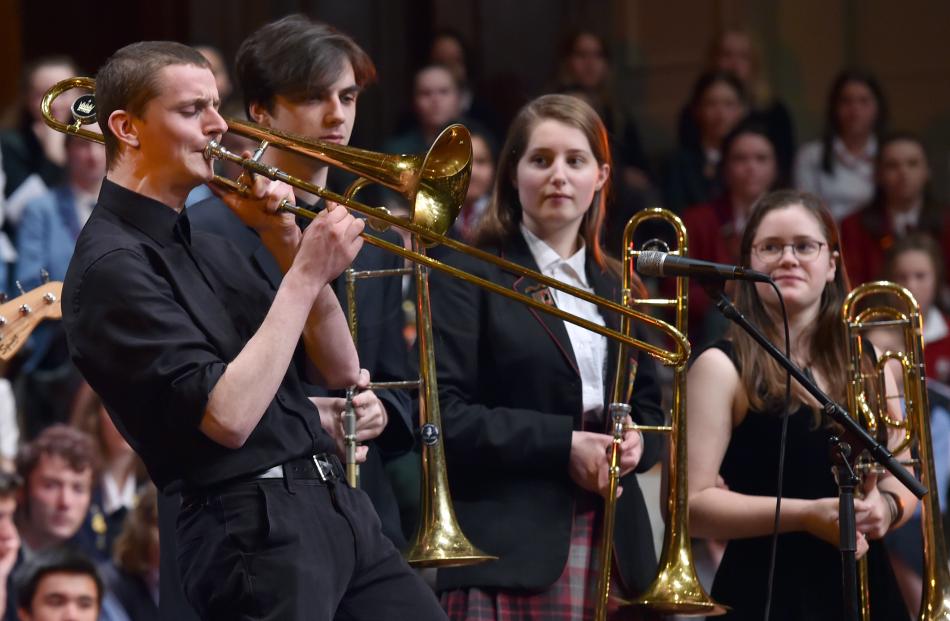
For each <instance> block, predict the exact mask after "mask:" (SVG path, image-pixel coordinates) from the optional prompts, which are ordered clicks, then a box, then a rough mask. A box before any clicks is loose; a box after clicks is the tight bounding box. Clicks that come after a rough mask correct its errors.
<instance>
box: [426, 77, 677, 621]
mask: <svg viewBox="0 0 950 621" xmlns="http://www.w3.org/2000/svg"><path fill="white" fill-rule="evenodd" d="M610 164H611V162H610V148H609V144H608V140H607V134H606V131H605V129H604V125H603V123H602V122H601V120H600V118H599V117H598V115H597V113H596V112H595V111H594V110H593V109H592V108H591V107H590V106H589V105H588V104H587V103H585V102H583V101H582V100H580V99H578V98H575V97H570V96H566V95H546V96H544V97H540V98H538V99H535V100H534V101H532V102H530V103H528V104H527V105H526V106H525V107H524V108H522V110H521V111H520V112H519V113H518V115H517V117H516V118H515V120H514V122H513V123H512V126H511V129H510V131H509V133H508V138H507V140H506V142H505V146H504V148H503V149H502V151H501V156H500V158H499V167H498V174H497V177H496V182H495V187H494V192H493V195H492V201H491V204H490V205H489V208H488V211H487V212H486V215H485V217H484V218H483V220H482V222H481V225H480V228H479V230H478V233H477V235H476V244H477V245H478V246H479V247H481V248H483V249H485V250H487V251H489V252H491V253H493V254H496V255H498V256H502V257H504V258H505V259H508V260H509V261H514V262H515V263H519V264H521V265H524V266H526V267H529V268H532V269H534V270H538V271H540V272H542V273H544V274H546V275H548V276H551V277H554V278H557V279H558V280H561V281H564V282H566V283H569V284H571V285H574V286H576V287H580V288H583V289H587V290H588V291H592V292H594V293H595V294H597V295H599V296H604V297H609V298H612V299H617V298H618V296H619V293H620V291H619V281H618V278H617V271H616V266H615V265H614V264H613V263H612V262H611V261H610V260H609V259H608V258H607V257H606V255H605V254H604V252H603V250H602V249H601V247H600V242H599V233H600V229H601V224H602V222H603V218H604V207H605V204H606V201H607V196H608V193H609V188H610V184H609V180H610ZM454 263H455V264H456V267H459V268H461V269H463V270H465V271H467V272H470V273H473V274H476V275H478V276H480V277H482V278H486V279H488V280H491V281H493V282H495V283H497V284H500V285H502V286H504V287H510V288H511V289H513V290H515V291H519V292H521V293H524V294H526V295H529V296H532V297H534V298H535V299H537V300H540V301H543V302H544V303H546V304H550V305H552V306H557V307H558V308H561V309H563V310H566V311H569V312H572V313H574V314H577V315H581V316H583V317H585V318H587V319H589V320H590V321H593V322H596V323H599V324H601V325H607V326H611V327H616V326H617V325H618V318H617V317H614V316H612V315H610V314H608V313H606V312H603V311H601V310H600V309H598V308H597V307H596V306H595V305H593V304H590V303H588V302H584V301H581V300H578V299H576V298H573V297H572V296H569V295H566V294H563V293H561V292H559V291H556V290H551V289H549V288H548V287H544V286H539V285H538V284H536V283H533V282H532V281H530V280H528V279H525V278H519V277H517V276H514V275H512V274H510V273H508V272H506V271H504V270H502V269H500V268H498V267H495V266H491V265H485V264H484V263H480V262H477V261H475V260H474V259H471V258H469V257H465V256H463V257H458V258H456V260H455V261H454ZM638 284H639V283H638ZM431 289H432V312H433V322H432V323H433V328H434V331H435V344H436V360H437V365H438V382H439V396H440V403H441V408H442V417H443V421H444V434H445V446H446V457H447V462H448V472H449V478H450V482H451V487H452V496H453V499H454V501H455V510H456V512H457V514H458V518H459V522H460V524H461V527H462V530H463V531H464V532H465V533H466V535H468V537H469V539H471V541H472V543H474V544H475V545H476V546H478V547H479V548H481V549H482V550H484V551H485V552H487V553H489V554H494V555H496V556H498V560H497V561H492V562H488V563H484V564H480V565H472V566H469V567H459V568H448V569H442V570H440V571H439V576H438V583H437V589H438V591H440V592H441V596H442V602H443V605H444V606H445V607H446V609H447V611H448V613H449V617H450V618H451V619H456V620H460V619H466V620H473V619H505V620H527V619H541V618H555V617H556V618H565V619H567V618H569V619H582V618H585V619H586V618H590V615H591V614H592V612H593V608H594V602H595V599H594V598H595V597H596V595H595V591H596V583H597V578H598V572H597V567H598V562H599V559H600V558H601V557H600V554H601V551H600V550H599V549H598V547H599V546H598V544H597V541H598V535H597V533H598V526H599V524H600V513H601V507H602V504H603V501H602V498H601V496H602V495H603V494H605V493H606V491H607V482H608V468H609V464H608V461H607V449H608V447H609V446H610V443H611V437H610V436H609V435H608V434H607V433H606V430H607V426H606V425H607V422H606V420H605V400H606V398H607V388H608V386H609V385H610V384H611V380H610V378H611V377H612V375H611V374H612V372H613V365H614V363H615V359H616V350H615V344H614V343H612V342H608V341H607V339H605V338H604V337H602V336H599V335H597V334H594V333H592V332H589V331H587V330H584V329H582V328H576V327H575V326H574V324H572V323H566V322H564V321H562V320H560V319H556V318H552V317H551V316H549V315H548V314H546V313H540V312H536V311H534V310H531V309H529V308H527V307H526V306H524V305H522V304H519V303H517V302H515V301H512V300H509V299H507V298H504V297H501V296H497V295H494V294H492V293H488V292H485V291H484V290H482V289H480V288H478V287H476V286H474V285H471V284H468V283H465V282H462V281H459V280H454V279H449V278H445V277H442V276H439V275H435V274H433V277H432V288H431ZM631 356H632V357H635V358H637V362H638V364H637V365H635V366H636V368H637V373H636V380H635V382H634V386H633V395H634V397H633V400H632V402H631V405H632V408H633V419H634V420H636V421H637V422H641V423H647V424H653V423H655V422H656V421H660V420H662V418H663V415H662V412H661V410H660V405H659V386H658V384H657V382H656V377H655V373H654V365H653V362H652V361H651V360H650V359H649V358H648V357H647V356H646V355H639V356H638V355H637V353H636V352H632V353H631ZM650 421H653V423H651V422H650ZM659 448H660V442H659V439H658V438H656V437H655V435H654V437H652V438H651V437H647V438H644V437H643V436H642V435H641V434H640V433H639V432H634V431H628V432H627V433H626V434H625V436H624V440H623V445H622V461H621V473H622V475H623V476H622V479H621V481H620V485H621V486H622V488H623V494H622V496H620V498H619V500H618V505H617V512H618V518H617V520H618V523H620V524H623V525H624V527H623V529H621V530H618V532H617V536H616V537H615V539H614V545H615V550H616V557H615V558H616V564H617V566H618V568H619V572H616V573H615V574H614V576H615V577H616V579H615V580H613V584H614V585H616V588H617V589H618V590H619V591H621V592H627V593H630V592H636V591H639V590H642V588H643V587H645V586H646V584H647V582H648V581H649V579H650V578H651V577H652V574H653V573H654V571H655V566H656V558H655V556H654V551H653V541H652V536H651V533H650V526H649V519H648V516H647V511H646V506H645V504H644V501H643V497H642V495H641V493H640V489H639V486H638V484H637V481H636V477H635V476H633V472H634V471H635V470H636V471H642V470H644V469H646V468H649V467H650V466H651V465H652V464H653V463H655V462H656V460H657V457H658V451H659Z"/></svg>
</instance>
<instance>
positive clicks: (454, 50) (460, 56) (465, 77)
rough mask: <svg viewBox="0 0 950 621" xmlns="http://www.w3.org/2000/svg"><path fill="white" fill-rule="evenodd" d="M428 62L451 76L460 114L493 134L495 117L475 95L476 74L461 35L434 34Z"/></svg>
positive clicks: (443, 32) (453, 33)
mask: <svg viewBox="0 0 950 621" xmlns="http://www.w3.org/2000/svg"><path fill="white" fill-rule="evenodd" d="M429 62H430V63H432V64H433V65H442V66H444V67H446V68H447V69H448V70H449V71H451V72H452V75H453V76H455V81H456V82H457V83H458V85H459V106H460V109H461V115H462V116H464V117H465V118H467V119H472V120H473V121H478V122H479V123H481V124H482V125H483V126H484V127H485V129H487V130H488V131H490V132H491V133H492V134H493V135H494V134H496V133H497V132H498V131H499V130H500V128H499V125H498V118H497V115H496V114H495V113H494V111H493V110H492V109H491V107H489V106H488V105H487V104H486V103H485V102H484V101H483V100H482V99H481V97H479V96H478V93H477V92H476V88H477V83H478V74H477V72H476V70H475V63H474V57H473V55H472V53H471V50H470V48H469V46H468V45H467V44H466V43H465V39H464V38H463V37H462V35H461V33H458V32H456V31H454V30H451V29H444V30H440V31H438V32H437V33H435V36H433V37H432V44H431V45H430V46H429Z"/></svg>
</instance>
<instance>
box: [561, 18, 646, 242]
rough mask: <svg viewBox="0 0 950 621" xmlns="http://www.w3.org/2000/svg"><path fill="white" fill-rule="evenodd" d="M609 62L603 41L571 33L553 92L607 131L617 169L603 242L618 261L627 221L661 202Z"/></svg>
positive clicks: (564, 43) (563, 45)
mask: <svg viewBox="0 0 950 621" xmlns="http://www.w3.org/2000/svg"><path fill="white" fill-rule="evenodd" d="M610 60H611V58H610V49H609V47H608V45H607V42H606V40H604V38H603V37H601V36H599V35H597V34H595V33H593V32H591V31H589V30H577V31H574V32H572V33H570V34H569V35H568V36H567V37H565V38H564V39H563V41H562V43H561V49H560V60H559V63H558V75H557V83H556V85H555V89H554V90H555V91H557V92H559V93H564V94H567V95H574V96H575V97H579V98H581V99H583V100H584V101H585V102H587V103H588V104H590V106H591V107H592V108H594V110H596V111H597V114H598V115H599V116H600V118H601V120H602V121H603V123H604V126H605V127H606V128H607V133H608V134H609V136H610V149H611V157H612V159H613V162H614V167H613V169H612V170H611V194H612V196H613V199H612V203H611V205H609V207H608V210H607V219H606V223H605V232H604V234H605V239H604V241H605V244H606V245H605V247H606V249H607V251H608V252H609V253H610V254H613V255H616V254H617V253H618V252H619V251H620V246H621V244H622V240H623V229H624V226H625V225H626V223H627V221H628V220H629V219H630V217H631V216H632V215H633V214H635V213H636V212H638V211H640V210H641V209H643V208H644V207H646V206H647V205H648V204H649V203H651V202H654V201H655V200H656V199H657V198H658V196H657V192H656V190H655V188H654V187H653V181H652V179H651V176H652V169H651V167H650V164H649V161H648V160H647V157H646V153H645V152H644V150H643V145H642V143H641V141H640V132H639V130H638V128H637V123H636V121H635V119H634V118H633V115H632V113H631V111H630V109H629V106H625V105H624V104H623V103H622V99H621V97H620V96H619V94H618V93H617V90H616V83H615V81H614V78H613V75H612V70H611V65H610Z"/></svg>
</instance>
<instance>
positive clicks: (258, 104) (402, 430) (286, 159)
mask: <svg viewBox="0 0 950 621" xmlns="http://www.w3.org/2000/svg"><path fill="white" fill-rule="evenodd" d="M236 65H237V72H236V79H237V82H238V86H239V87H240V89H241V91H242V92H243V93H244V103H245V108H246V110H247V113H248V116H249V117H250V118H251V120H253V121H254V122H256V123H259V124H261V125H263V126H264V127H267V128H270V129H276V130H279V131H282V132H285V133H290V134H295V135H298V136H301V137H304V138H307V139H312V140H321V141H324V142H328V143H334V144H339V145H345V144H347V143H348V142H349V140H350V135H351V133H352V131H353V125H354V123H355V121H356V101H357V97H358V96H359V93H360V91H361V90H362V89H363V88H364V87H365V86H366V85H368V84H369V83H371V82H372V81H373V80H374V78H375V76H376V69H375V67H374V66H373V63H372V61H371V60H370V58H369V56H367V54H366V52H364V51H363V50H362V49H361V48H360V47H359V46H358V45H357V44H356V43H355V42H354V41H353V40H352V39H351V38H350V37H348V36H346V35H344V34H342V33H340V32H338V31H336V30H334V29H333V28H331V27H329V26H327V25H326V24H322V23H319V22H314V21H312V20H310V19H309V18H307V17H304V16H302V15H291V16H288V17H285V18H283V19H280V20H277V21H275V22H271V23H269V24H267V25H265V26H263V27H262V28H260V29H259V30H257V31H256V32H255V33H253V34H252V35H251V36H249V37H248V38H247V39H246V40H245V41H244V42H243V43H242V44H241V46H240V49H239V50H238V53H237V61H236ZM264 160H265V161H266V162H267V163H268V164H271V165H273V166H276V167H277V168H279V169H281V170H283V171H285V172H288V173H290V174H292V175H294V176H295V177H298V178H301V179H304V180H306V181H309V182H311V183H313V184H314V185H317V186H320V187H324V186H326V184H327V174H328V166H327V164H325V163H323V162H321V161H319V160H317V159H314V158H303V157H300V156H294V155H292V154H289V153H287V152H286V151H282V150H280V149H277V148H273V147H272V148H271V149H269V150H268V151H266V152H265V154H264ZM222 200H223V201H224V202H222ZM316 201H317V197H315V196H313V195H309V194H307V193H305V192H303V191H301V190H297V203H298V204H300V203H301V202H305V203H309V204H310V205H311V206H314V207H315V208H319V209H322V208H323V205H322V204H320V205H319V206H317V205H314V203H316ZM225 202H230V203H232V204H235V199H234V198H232V197H231V196H228V195H226V194H222V197H221V199H219V198H217V197H212V198H208V199H206V200H203V201H201V202H199V203H197V204H195V205H193V206H191V207H189V208H188V214H189V217H190V218H191V222H192V226H193V227H194V228H195V229H196V230H204V231H208V232H210V233H216V234H219V235H222V236H224V237H227V238H228V239H229V240H231V241H232V242H234V243H235V244H236V245H237V246H238V248H239V249H240V250H241V252H242V253H243V254H245V255H246V256H247V257H248V258H249V259H250V261H251V262H252V263H253V264H254V265H255V267H257V268H258V270H259V271H260V272H261V273H262V274H263V275H264V277H265V278H266V279H267V280H268V281H269V283H270V284H271V286H273V287H274V288H277V287H278V286H279V285H280V282H281V270H280V269H279V268H278V266H277V263H276V261H275V260H274V257H273V256H272V255H271V254H270V253H269V252H268V251H267V248H265V247H264V244H263V243H262V240H261V238H260V236H259V235H257V234H256V233H255V232H254V231H252V230H250V229H249V228H248V227H247V226H245V225H244V224H243V223H242V222H241V220H240V219H239V218H238V216H237V215H236V212H234V211H232V210H231V209H228V207H227V206H226V205H225ZM382 236H383V237H384V238H385V239H387V240H388V241H391V242H393V243H397V244H400V243H401V240H400V238H399V236H398V235H396V234H395V233H394V232H391V233H386V234H383V235H382ZM401 265H402V260H401V259H400V258H399V257H398V256H396V255H394V254H390V253H387V252H385V251H383V250H381V249H379V248H376V247H375V246H370V245H367V246H366V247H364V248H363V249H362V250H361V251H360V253H359V255H357V257H356V258H355V259H354V261H353V263H352V264H351V265H350V267H352V268H353V269H354V270H357V271H366V270H386V269H394V268H399V267H401ZM331 287H332V288H333V290H334V291H335V293H336V295H337V298H338V299H339V301H340V304H341V306H342V307H343V308H344V309H347V301H346V299H347V296H346V283H345V278H344V277H342V276H340V277H338V278H335V279H334V280H333V281H332V282H331ZM401 302H402V291H401V281H400V279H399V278H394V277H383V278H370V279H364V280H360V281H359V282H358V284H357V286H356V316H357V326H358V329H357V335H358V343H357V351H358V352H359V357H360V364H361V365H362V366H363V368H365V369H367V371H368V372H369V375H370V376H371V377H372V379H373V380H375V381H397V380H403V379H406V378H407V377H408V376H409V374H410V371H409V368H408V356H407V352H406V344H405V341H404V340H403V336H402V328H403V324H404V320H403V312H402V306H401ZM308 390H309V394H310V395H311V396H312V399H311V400H312V401H313V402H314V404H315V405H316V406H317V408H318V409H319V410H320V419H321V421H322V423H323V427H324V429H326V430H327V432H328V433H330V435H331V436H333V437H334V439H336V440H337V444H338V445H339V446H340V448H341V451H342V445H343V428H342V426H341V415H342V414H343V410H344V407H345V404H346V401H345V399H343V398H342V395H336V396H334V395H331V394H330V393H329V392H328V391H327V390H326V388H324V387H322V386H312V387H309V389H308ZM410 406H411V403H410V399H409V395H408V393H407V392H406V391H403V390H381V391H376V392H374V391H372V390H363V391H361V392H359V393H357V394H356V396H355V397H354V398H353V407H354V411H355V414H356V432H357V433H356V437H357V439H358V440H359V441H360V442H365V441H369V440H372V442H371V443H370V444H369V445H366V446H365V447H361V452H360V453H359V460H360V461H362V460H364V459H365V461H364V462H363V463H362V466H361V472H360V487H361V488H362V489H364V490H365V491H366V492H367V494H369V496H370V499H371V500H372V501H373V506H374V507H376V510H377V512H378V514H379V517H380V520H381V521H382V524H383V532H384V533H385V534H386V536H387V537H389V538H390V539H391V540H392V541H393V543H394V544H395V545H396V546H397V547H404V546H405V544H406V542H405V539H404V537H403V534H402V529H401V525H400V520H399V508H398V505H397V503H396V498H395V495H394V494H393V491H392V488H391V486H390V485H389V482H388V479H387V478H386V475H385V472H384V471H383V461H382V457H381V452H386V453H388V454H394V453H398V452H400V451H402V452H405V451H407V450H409V449H410V448H411V447H412V432H411V429H413V428H414V425H413V424H412V421H413V417H411V412H410Z"/></svg>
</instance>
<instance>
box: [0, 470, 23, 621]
mask: <svg viewBox="0 0 950 621" xmlns="http://www.w3.org/2000/svg"><path fill="white" fill-rule="evenodd" d="M19 488H20V477H19V476H17V475H16V474H13V473H12V472H7V471H5V470H2V469H0V615H3V616H2V618H3V619H4V621H12V619H15V617H14V616H13V611H14V610H15V609H16V604H15V602H14V601H13V599H14V598H13V593H14V590H13V589H12V588H11V585H12V577H13V567H14V566H15V565H16V562H17V558H18V557H19V554H20V535H19V534H18V533H17V529H16V524H15V523H14V521H13V516H14V514H15V512H16V494H17V490H18V489H19ZM8 605H9V606H8ZM3 611H7V614H3Z"/></svg>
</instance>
